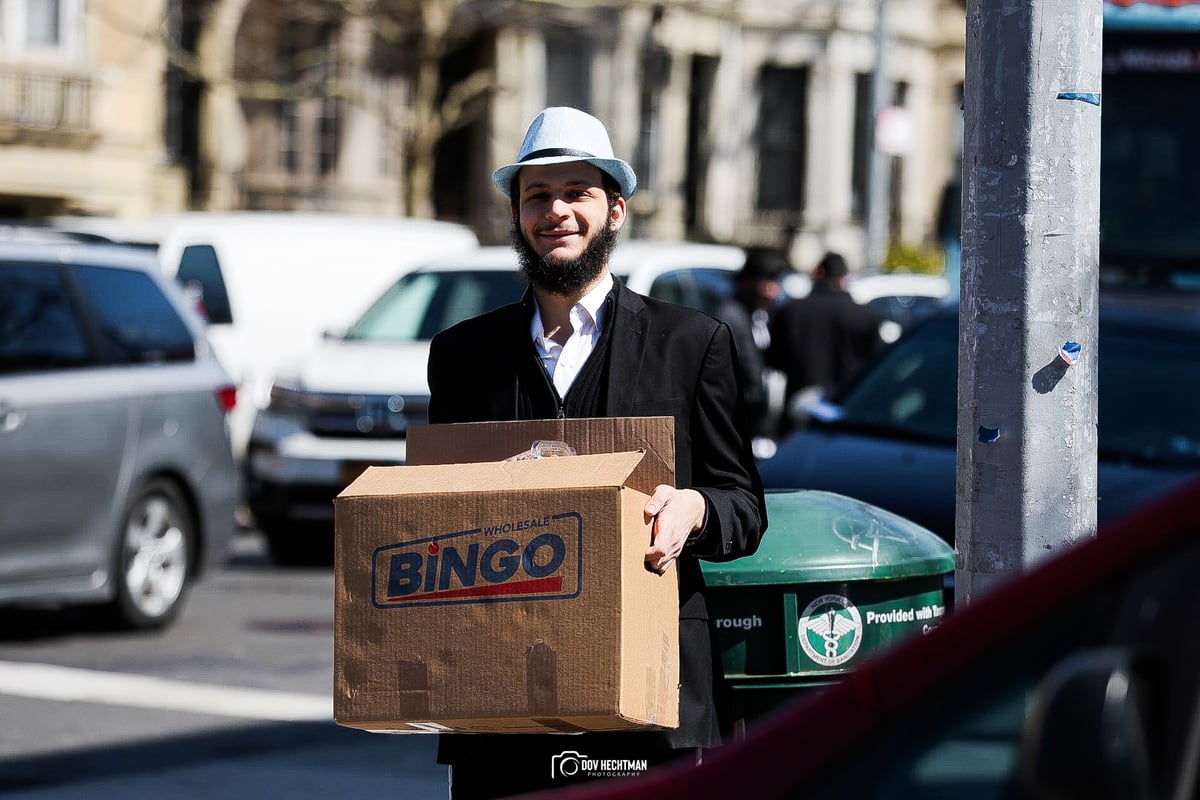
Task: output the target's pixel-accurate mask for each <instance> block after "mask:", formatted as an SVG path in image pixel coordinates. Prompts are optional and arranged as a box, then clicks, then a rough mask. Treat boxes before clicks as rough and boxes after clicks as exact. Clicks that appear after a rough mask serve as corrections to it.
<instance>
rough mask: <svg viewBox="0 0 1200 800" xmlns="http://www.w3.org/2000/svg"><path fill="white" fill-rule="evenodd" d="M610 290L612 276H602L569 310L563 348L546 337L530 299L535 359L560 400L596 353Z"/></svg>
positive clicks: (538, 314) (540, 314) (538, 315)
mask: <svg viewBox="0 0 1200 800" xmlns="http://www.w3.org/2000/svg"><path fill="white" fill-rule="evenodd" d="M612 287H613V278H612V275H611V274H609V273H607V272H605V273H604V278H603V279H601V281H600V282H599V283H598V284H596V286H594V287H593V288H592V290H591V291H590V292H588V293H587V294H585V295H584V296H583V298H582V299H581V300H580V301H579V302H578V303H576V304H575V305H574V306H573V307H572V308H571V314H570V321H571V336H570V338H568V339H567V342H566V344H559V343H558V342H556V341H554V340H553V339H551V338H550V337H548V336H547V335H546V331H545V329H544V328H543V327H542V313H541V310H540V309H539V308H538V307H537V298H536V297H535V298H534V313H533V321H532V322H531V323H530V334H531V335H532V336H533V344H534V346H535V347H537V352H538V356H539V357H540V358H541V359H542V365H543V366H545V368H546V374H547V375H549V376H550V379H551V380H552V381H553V382H554V388H555V389H557V390H558V396H559V398H560V399H561V398H563V397H566V396H567V391H568V390H569V389H570V388H571V384H572V383H574V382H575V378H576V377H577V376H578V375H579V370H581V369H582V368H583V365H584V364H585V363H586V362H587V360H588V356H590V355H591V354H592V351H593V350H595V349H596V342H598V341H599V340H600V331H601V330H602V329H603V328H604V301H605V300H606V299H607V298H608V293H609V292H610V291H612Z"/></svg>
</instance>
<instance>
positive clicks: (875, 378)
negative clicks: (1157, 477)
mask: <svg viewBox="0 0 1200 800" xmlns="http://www.w3.org/2000/svg"><path fill="white" fill-rule="evenodd" d="M957 343H958V333H957V320H956V319H955V318H954V317H942V318H937V319H931V320H929V321H927V322H926V323H925V324H924V325H922V326H920V327H918V328H917V329H915V330H914V331H913V334H912V335H911V336H909V337H908V338H906V339H902V340H901V341H899V342H897V343H896V345H895V346H894V347H892V348H891V349H890V350H888V351H887V352H885V353H884V355H883V357H882V358H881V359H880V360H879V361H878V362H876V364H875V366H874V367H873V368H871V369H869V370H867V371H866V372H865V373H864V374H863V375H862V377H861V379H860V380H859V381H858V382H857V383H855V384H853V385H851V386H849V387H847V389H846V390H845V392H844V393H843V394H842V396H841V397H840V398H837V400H838V402H839V403H840V406H841V408H840V411H841V414H840V416H839V417H838V422H839V424H842V425H846V426H850V427H857V428H865V429H874V430H881V431H884V430H886V431H890V432H892V433H901V434H906V435H909V436H913V437H917V438H928V439H933V440H941V441H946V442H952V441H954V440H955V437H956V430H957V428H956V426H957V415H958V406H957V396H958V386H957V374H958V347H957ZM1098 349H1099V373H1098V386H1097V402H1098V412H1097V415H1098V427H1097V439H1098V443H1097V446H1098V448H1099V451H1100V455H1101V457H1102V458H1106V459H1126V460H1129V461H1136V462H1141V463H1154V464H1177V465H1200V416H1197V415H1196V414H1195V413H1194V412H1193V408H1194V406H1195V398H1196V397H1198V396H1200V371H1198V370H1194V369H1181V368H1180V366H1179V365H1181V364H1196V363H1200V342H1197V341H1196V340H1194V339H1188V338H1185V337H1183V336H1167V335H1158V336H1151V335H1149V334H1145V333H1140V332H1136V331H1133V330H1128V329H1124V328H1115V327H1109V326H1105V325H1103V324H1102V325H1101V326H1100V345H1099V348H1098Z"/></svg>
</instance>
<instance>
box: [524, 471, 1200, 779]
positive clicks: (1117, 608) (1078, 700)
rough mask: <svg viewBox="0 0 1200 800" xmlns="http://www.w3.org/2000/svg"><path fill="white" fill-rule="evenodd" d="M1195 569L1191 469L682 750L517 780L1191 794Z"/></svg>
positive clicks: (1199, 513)
mask: <svg viewBox="0 0 1200 800" xmlns="http://www.w3.org/2000/svg"><path fill="white" fill-rule="evenodd" d="M1198 571H1200V480H1198V481H1192V482H1191V483H1189V484H1187V485H1186V486H1184V487H1183V488H1182V489H1179V490H1177V491H1176V492H1174V493H1172V494H1171V495H1169V496H1167V497H1164V498H1159V500H1157V501H1155V502H1154V503H1152V504H1151V505H1150V506H1148V507H1146V508H1143V509H1139V510H1138V511H1137V512H1135V513H1134V514H1132V515H1130V516H1126V517H1123V518H1122V519H1120V520H1118V521H1116V522H1114V523H1112V524H1110V525H1108V526H1105V527H1104V528H1102V529H1101V531H1100V533H1099V535H1098V536H1095V537H1093V538H1091V539H1087V540H1084V541H1082V542H1079V543H1077V544H1075V545H1073V546H1071V547H1068V548H1066V549H1064V550H1063V551H1061V552H1059V553H1056V554H1055V555H1053V556H1050V557H1048V558H1047V559H1046V560H1045V561H1043V562H1041V563H1040V564H1038V565H1036V566H1035V567H1033V568H1032V569H1030V570H1029V571H1027V572H1025V573H1023V574H1019V575H1015V576H1011V577H1009V578H1007V579H1006V580H1003V581H1001V582H999V583H996V584H994V585H993V587H992V588H991V589H990V590H989V591H988V592H986V593H984V594H983V595H981V596H978V597H976V599H974V600H973V601H972V602H971V603H970V604H969V605H966V606H965V607H961V608H958V609H956V610H955V611H954V612H953V613H951V614H949V615H947V617H946V619H945V621H944V622H943V623H941V624H940V625H938V626H936V627H935V628H933V629H932V630H931V631H930V632H929V633H927V634H926V635H924V636H914V637H909V638H907V639H905V640H904V641H902V642H899V643H898V644H896V645H895V647H893V648H891V649H889V650H886V651H884V652H881V653H880V654H877V655H875V656H873V657H872V658H870V659H868V660H867V661H865V662H863V663H862V664H860V665H859V666H858V667H856V668H855V669H854V670H853V671H851V672H850V673H849V675H848V676H847V677H846V678H845V679H843V680H841V681H839V682H838V683H834V684H831V685H830V686H827V687H824V688H821V689H817V690H810V691H807V692H804V693H802V694H799V695H798V696H797V698H796V699H795V700H794V701H793V702H792V703H791V704H789V705H787V706H785V707H784V708H782V709H781V710H780V711H778V712H777V713H776V714H775V715H773V716H771V717H767V718H764V719H762V720H761V721H760V722H758V723H757V724H755V725H752V726H750V727H749V728H748V729H747V732H746V736H745V739H744V740H742V741H737V742H734V743H732V744H729V745H727V746H726V747H723V748H720V749H718V750H715V751H713V752H711V753H709V754H707V755H706V756H705V758H704V763H703V764H702V765H700V766H693V765H692V764H691V763H688V761H687V760H686V759H685V760H681V761H680V762H679V763H678V764H676V765H671V766H668V767H666V768H663V769H662V770H661V771H658V772H655V771H651V772H650V773H649V774H647V775H645V776H643V777H637V778H629V779H621V780H611V781H608V782H599V783H595V784H587V785H584V786H580V787H573V788H565V789H562V790H554V791H551V792H546V793H543V794H538V795H534V796H536V797H545V798H547V800H550V798H562V800H567V798H571V800H599V799H600V798H606V799H607V800H676V798H679V799H680V800H700V798H729V797H753V798H755V800H782V799H783V798H788V799H789V800H807V798H812V799H813V800H818V798H819V799H821V800H824V799H825V798H856V800H931V799H934V800H1043V799H1044V798H1061V799H1062V800H1084V799H1085V798H1086V800H1150V798H1179V800H1183V799H1184V798H1187V800H1195V798H1198V797H1200V616H1198V615H1197V614H1196V609H1197V608H1200V581H1197V580H1196V575H1197V573H1198ZM569 744H570V742H569V741H568V742H567V745H569ZM564 749H570V748H569V747H566V746H565V747H564ZM584 755H586V753H585V754H584Z"/></svg>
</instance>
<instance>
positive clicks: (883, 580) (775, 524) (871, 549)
mask: <svg viewBox="0 0 1200 800" xmlns="http://www.w3.org/2000/svg"><path fill="white" fill-rule="evenodd" d="M766 499H767V517H768V520H769V523H770V525H769V528H768V530H767V533H766V535H765V536H764V537H763V540H762V543H761V545H760V546H759V549H758V551H757V552H756V553H755V554H754V555H752V556H747V557H745V558H740V559H737V560H736V561H729V562H724V563H712V562H702V568H703V571H704V578H705V582H706V583H707V584H708V587H709V591H708V595H709V615H710V616H711V617H712V619H713V621H714V624H715V625H716V628H717V640H718V644H719V646H720V648H721V655H722V661H723V665H724V668H725V675H726V677H727V678H728V679H729V681H730V683H731V684H732V687H733V691H734V696H735V700H736V702H737V705H738V707H739V709H740V712H741V715H742V718H743V719H745V720H747V721H749V720H752V719H754V718H755V717H759V716H761V715H762V714H764V713H766V712H768V711H770V710H772V709H774V708H775V707H777V706H778V705H779V704H780V703H782V702H784V701H786V700H789V699H792V698H794V697H795V695H796V693H797V692H798V691H800V690H802V689H804V688H806V687H813V686H820V685H823V684H827V683H830V682H833V681H836V680H837V679H838V677H839V676H841V675H843V674H845V673H847V672H849V671H850V670H852V669H854V665H855V664H857V663H859V662H860V661H862V660H863V659H864V658H866V657H867V656H869V655H870V654H871V653H874V652H876V651H878V650H880V649H882V648H884V647H887V646H888V645H889V644H891V643H892V642H894V641H897V640H899V639H903V638H904V637H906V636H912V635H919V634H921V633H923V632H927V631H929V630H930V629H931V628H933V627H934V626H936V625H937V624H938V623H939V622H941V621H942V619H944V618H945V613H946V594H945V588H944V583H945V579H946V577H947V576H948V575H952V574H953V572H954V550H953V548H951V547H950V545H948V544H947V543H946V542H945V541H943V540H942V539H941V538H940V537H938V536H937V535H936V534H934V533H932V532H931V531H929V530H926V529H925V528H922V527H920V526H919V525H916V524H915V523H913V522H910V521H909V520H906V519H904V518H903V517H899V516H897V515H895V514H892V513H891V512H888V511H885V510H883V509H881V508H879V507H877V506H873V505H870V504H868V503H863V502H860V501H858V500H854V499H851V498H849V497H844V496H842V495H838V494H833V493H831V492H821V491H813V490H792V491H781V492H769V493H768V494H767V498H766Z"/></svg>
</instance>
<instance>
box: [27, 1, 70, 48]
mask: <svg viewBox="0 0 1200 800" xmlns="http://www.w3.org/2000/svg"><path fill="white" fill-rule="evenodd" d="M26 2H27V3H28V6H29V12H28V16H26V18H25V41H27V42H28V43H29V44H30V45H32V46H34V47H57V46H58V45H59V43H60V42H61V40H62V36H61V35H60V28H59V26H60V24H61V22H60V16H61V15H60V14H59V4H58V0H26Z"/></svg>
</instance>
